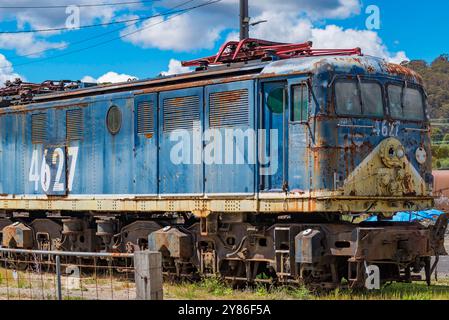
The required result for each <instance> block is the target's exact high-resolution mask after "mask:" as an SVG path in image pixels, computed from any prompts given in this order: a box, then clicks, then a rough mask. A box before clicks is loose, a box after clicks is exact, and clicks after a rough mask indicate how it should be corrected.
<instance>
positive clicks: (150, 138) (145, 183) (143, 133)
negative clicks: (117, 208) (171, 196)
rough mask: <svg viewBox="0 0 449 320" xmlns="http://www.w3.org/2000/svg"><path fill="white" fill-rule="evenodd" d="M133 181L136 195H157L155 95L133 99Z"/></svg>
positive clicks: (156, 117) (156, 109)
mask: <svg viewBox="0 0 449 320" xmlns="http://www.w3.org/2000/svg"><path fill="white" fill-rule="evenodd" d="M134 114H135V117H134V119H135V130H134V143H135V145H134V158H135V171H134V181H135V186H136V189H135V190H136V192H137V193H138V194H146V195H156V194H157V193H158V181H157V180H158V174H157V170H158V161H157V159H158V153H159V150H158V134H157V128H158V116H157V115H158V101H157V94H147V95H140V96H136V97H135V99H134Z"/></svg>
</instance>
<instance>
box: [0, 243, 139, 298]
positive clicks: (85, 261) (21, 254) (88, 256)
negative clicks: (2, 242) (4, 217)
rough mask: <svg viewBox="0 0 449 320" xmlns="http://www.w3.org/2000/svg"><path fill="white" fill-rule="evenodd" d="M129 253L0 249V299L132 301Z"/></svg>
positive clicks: (131, 262) (132, 283) (131, 261)
mask: <svg viewBox="0 0 449 320" xmlns="http://www.w3.org/2000/svg"><path fill="white" fill-rule="evenodd" d="M134 299H136V283H135V269H134V260H133V254H111V253H77V252H52V251H31V250H20V249H4V248H0V300H134Z"/></svg>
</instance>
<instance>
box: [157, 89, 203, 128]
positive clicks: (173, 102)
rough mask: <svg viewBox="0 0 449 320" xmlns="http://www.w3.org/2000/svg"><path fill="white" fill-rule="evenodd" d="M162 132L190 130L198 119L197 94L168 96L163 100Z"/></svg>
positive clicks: (198, 104)
mask: <svg viewBox="0 0 449 320" xmlns="http://www.w3.org/2000/svg"><path fill="white" fill-rule="evenodd" d="M163 108H164V132H171V131H173V130H178V129H184V130H192V129H193V127H194V125H198V123H199V121H200V98H199V97H198V96H189V97H180V98H169V99H165V100H164V107H163Z"/></svg>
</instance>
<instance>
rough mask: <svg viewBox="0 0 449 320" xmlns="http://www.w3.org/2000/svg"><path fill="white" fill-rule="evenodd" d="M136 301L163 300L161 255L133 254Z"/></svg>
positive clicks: (151, 253)
mask: <svg viewBox="0 0 449 320" xmlns="http://www.w3.org/2000/svg"><path fill="white" fill-rule="evenodd" d="M134 269H135V281H136V299H137V300H163V297H164V295H163V289H162V254H161V253H160V252H150V251H148V250H146V251H137V252H134Z"/></svg>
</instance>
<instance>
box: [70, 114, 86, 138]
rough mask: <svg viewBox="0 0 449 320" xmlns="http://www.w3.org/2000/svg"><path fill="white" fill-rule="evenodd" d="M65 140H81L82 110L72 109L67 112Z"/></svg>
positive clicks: (82, 130)
mask: <svg viewBox="0 0 449 320" xmlns="http://www.w3.org/2000/svg"><path fill="white" fill-rule="evenodd" d="M66 117H67V118H66V120H67V132H66V136H67V140H81V139H83V132H84V121H83V110H82V109H74V110H67V114H66Z"/></svg>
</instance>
